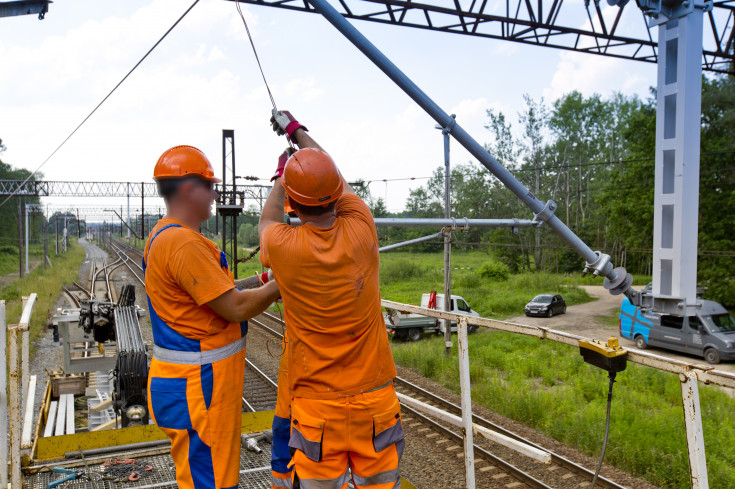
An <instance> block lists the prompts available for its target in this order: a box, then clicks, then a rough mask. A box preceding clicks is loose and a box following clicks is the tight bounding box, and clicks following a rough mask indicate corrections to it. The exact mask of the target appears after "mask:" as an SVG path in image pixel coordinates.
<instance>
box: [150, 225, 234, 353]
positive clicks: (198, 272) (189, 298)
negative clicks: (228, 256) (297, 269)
mask: <svg viewBox="0 0 735 489" xmlns="http://www.w3.org/2000/svg"><path fill="white" fill-rule="evenodd" d="M171 224H173V225H177V226H172V227H169V228H168V229H165V230H163V231H162V232H161V233H160V234H158V235H157V236H156V233H157V232H158V231H159V230H160V229H162V228H163V227H165V226H167V225H171ZM153 236H156V238H155V239H154V240H153V243H152V244H151V238H152V237H153ZM143 256H144V259H145V262H146V271H145V289H146V292H147V294H148V299H149V300H150V303H151V306H152V308H153V310H154V311H155V313H156V314H157V315H158V317H159V318H160V319H162V320H163V322H164V323H165V324H166V325H168V326H170V327H171V328H172V329H173V330H174V331H175V332H176V333H179V334H180V335H183V336H184V337H185V340H177V339H176V338H174V337H171V336H170V335H169V336H168V337H166V335H165V334H164V333H165V330H162V331H160V332H158V333H159V335H158V336H160V337H158V338H157V337H156V336H157V335H156V333H157V329H156V328H155V327H154V328H153V329H154V331H153V333H154V335H153V336H154V338H153V339H154V342H155V343H156V344H157V345H158V346H161V347H164V348H169V349H173V350H182V351H206V350H213V349H215V348H220V347H222V346H225V345H227V344H229V343H232V342H233V341H236V340H238V339H240V338H241V337H242V334H243V332H242V328H241V326H240V324H239V323H230V322H228V321H227V320H226V319H223V318H222V317H220V316H219V315H217V313H215V312H214V311H213V310H212V309H211V308H209V307H208V306H207V305H206V303H207V302H209V301H211V300H213V299H216V298H217V297H219V296H221V295H222V294H224V293H225V292H227V291H229V290H231V289H234V288H235V284H234V278H233V275H232V273H231V272H230V271H229V270H228V269H227V267H224V266H222V264H221V263H220V250H219V248H217V245H216V244H214V243H213V242H212V241H210V240H208V239H207V238H205V237H204V236H202V235H201V234H200V233H198V232H196V231H194V230H192V229H190V228H188V227H186V226H185V225H184V224H182V223H180V222H178V221H176V220H174V219H170V218H163V219H161V220H160V221H158V223H157V224H156V226H155V227H154V228H153V230H151V233H150V235H149V238H148V242H147V243H146V246H145V249H144V254H143ZM151 320H152V321H153V318H151ZM171 343H173V344H171Z"/></svg>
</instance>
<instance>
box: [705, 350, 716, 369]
mask: <svg viewBox="0 0 735 489" xmlns="http://www.w3.org/2000/svg"><path fill="white" fill-rule="evenodd" d="M704 359H705V360H707V363H711V364H712V365H716V364H718V363H720V354H719V353H717V350H715V349H714V348H707V349H706V350H704Z"/></svg>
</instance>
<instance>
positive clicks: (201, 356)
mask: <svg viewBox="0 0 735 489" xmlns="http://www.w3.org/2000/svg"><path fill="white" fill-rule="evenodd" d="M153 177H154V179H155V180H156V182H157V183H158V190H159V193H160V195H161V196H162V197H163V199H164V200H165V202H166V216H165V217H163V219H161V220H160V221H158V223H157V224H156V226H155V227H154V228H153V229H152V230H151V233H150V235H149V237H148V241H147V243H146V246H145V248H144V253H143V270H144V273H145V288H146V293H147V295H148V305H149V309H150V318H151V325H152V328H153V342H154V347H153V360H152V362H151V367H150V370H149V375H148V409H149V410H150V413H151V417H152V418H153V420H154V422H155V423H156V424H157V425H158V427H159V428H160V429H161V430H163V431H164V433H166V435H168V437H169V438H170V439H171V456H172V457H173V460H174V464H175V465H176V481H177V483H178V486H179V487H181V488H186V489H201V488H217V489H219V488H234V487H237V485H238V481H239V466H240V426H241V411H242V408H241V396H242V387H241V386H242V384H243V380H244V374H245V343H246V333H247V320H248V319H250V318H252V317H253V316H255V315H257V314H260V313H261V312H263V311H264V310H265V309H266V308H267V307H268V306H269V305H270V304H271V303H272V302H274V301H275V300H277V299H278V296H279V292H278V287H277V286H276V283H275V281H273V280H269V278H270V277H269V275H268V274H263V275H261V276H254V277H250V278H248V279H246V280H243V281H239V282H238V283H235V282H234V279H233V275H232V273H231V272H230V270H229V268H228V266H227V260H226V258H225V254H224V253H223V252H221V251H220V250H219V249H218V248H217V245H215V244H214V243H213V242H211V241H210V240H208V239H206V238H205V237H204V236H202V234H201V233H200V232H199V228H200V226H201V224H202V223H203V222H204V221H206V220H207V219H208V218H209V217H210V216H211V206H212V203H213V202H214V200H215V199H216V198H217V193H216V192H215V191H214V189H213V185H214V183H216V182H219V181H220V180H218V179H217V178H215V177H214V172H213V170H212V165H211V164H210V162H209V160H208V159H207V157H206V156H205V155H204V154H203V153H202V152H201V151H199V150H198V149H196V148H194V147H191V146H176V147H173V148H171V149H169V150H167V151H166V152H164V153H163V155H161V157H160V158H159V160H158V163H156V167H155V169H154V171H153ZM263 283H264V285H262V286H261V284H263Z"/></svg>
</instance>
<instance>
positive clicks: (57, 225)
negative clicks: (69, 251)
mask: <svg viewBox="0 0 735 489" xmlns="http://www.w3.org/2000/svg"><path fill="white" fill-rule="evenodd" d="M54 226H56V256H59V215H58V214H56V215H54Z"/></svg>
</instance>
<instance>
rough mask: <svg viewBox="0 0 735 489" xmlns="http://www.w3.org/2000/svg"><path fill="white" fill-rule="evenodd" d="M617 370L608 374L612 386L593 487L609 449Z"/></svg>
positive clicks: (608, 397)
mask: <svg viewBox="0 0 735 489" xmlns="http://www.w3.org/2000/svg"><path fill="white" fill-rule="evenodd" d="M615 375H616V373H615V372H609V373H608V374H607V376H608V378H609V379H610V387H609V388H608V391H607V417H606V419H605V439H604V440H603V442H602V453H601V454H600V461H599V462H598V463H597V470H595V476H594V477H593V478H592V486H590V487H591V488H592V489H594V488H595V483H596V482H597V477H598V476H599V475H600V468H602V460H603V459H604V458H605V450H606V449H607V436H608V435H609V434H610V406H612V393H613V384H614V383H615Z"/></svg>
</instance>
